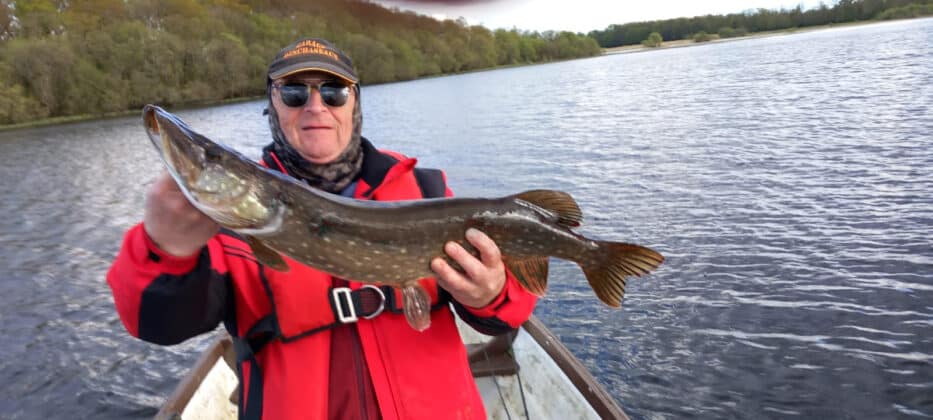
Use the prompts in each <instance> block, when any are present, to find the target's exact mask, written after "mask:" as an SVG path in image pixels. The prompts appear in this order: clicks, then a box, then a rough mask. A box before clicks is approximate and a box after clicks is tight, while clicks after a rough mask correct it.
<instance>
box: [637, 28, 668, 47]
mask: <svg viewBox="0 0 933 420" xmlns="http://www.w3.org/2000/svg"><path fill="white" fill-rule="evenodd" d="M662 42H664V38H663V37H661V34H660V33H657V32H652V33H651V34H650V35H648V38H645V39H644V40H643V41H641V44H642V45H644V46H646V47H650V48H657V47H660V46H661V43H662Z"/></svg>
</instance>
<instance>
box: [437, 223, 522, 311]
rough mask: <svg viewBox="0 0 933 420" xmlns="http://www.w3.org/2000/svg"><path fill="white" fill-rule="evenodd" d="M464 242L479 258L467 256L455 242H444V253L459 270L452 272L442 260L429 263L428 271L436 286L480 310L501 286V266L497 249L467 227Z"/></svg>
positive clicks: (492, 243) (503, 283)
mask: <svg viewBox="0 0 933 420" xmlns="http://www.w3.org/2000/svg"><path fill="white" fill-rule="evenodd" d="M466 239H467V241H469V242H470V244H471V245H473V246H474V247H475V248H476V249H477V250H479V253H480V258H476V257H474V256H473V255H471V254H470V253H469V252H467V250H465V249H463V247H462V246H460V245H459V244H457V243H455V242H448V243H447V244H446V245H445V246H444V252H446V253H447V255H448V256H450V258H451V259H452V260H454V261H456V262H457V264H460V267H462V268H463V272H460V271H457V270H455V269H454V268H453V267H451V266H450V264H447V262H446V261H444V259H443V258H435V259H434V260H433V261H431V270H434V272H435V273H436V274H437V283H438V284H439V285H440V286H441V287H443V288H444V289H445V290H447V291H448V292H450V294H451V296H453V298H454V299H455V300H456V301H457V302H460V303H462V304H464V305H466V306H469V307H471V308H482V307H484V306H486V305H488V304H490V303H492V301H493V300H495V298H496V297H497V296H499V293H501V292H502V288H503V287H504V286H505V264H503V263H502V253H501V252H500V251H499V247H498V246H496V243H495V242H493V240H492V239H490V238H489V237H488V236H486V234H485V233H483V232H480V231H479V230H477V229H473V228H470V229H468V230H467V232H466Z"/></svg>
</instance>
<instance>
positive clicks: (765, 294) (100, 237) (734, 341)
mask: <svg viewBox="0 0 933 420" xmlns="http://www.w3.org/2000/svg"><path fill="white" fill-rule="evenodd" d="M930 39H933V20H929V19H927V20H920V21H908V22H895V23H888V24H880V25H873V26H867V27H855V28H843V29H835V30H829V31H823V32H813V33H805V34H798V35H791V36H784V37H774V38H766V39H756V40H747V41H737V42H730V43H723V44H714V45H707V46H702V47H696V48H685V49H676V50H664V51H657V52H652V53H645V54H627V55H614V56H607V57H599V58H594V59H587V60H576V61H570V62H564V63H557V64H549V65H541V66H534V67H525V68H511V69H505V70H498V71H491V72H482V73H473V74H469V75H462V76H455V77H447V78H436V79H430V80H422V81H415V82H407V83H395V84H388V85H379V86H371V87H364V89H363V93H362V102H363V106H364V110H365V115H366V118H365V124H364V130H363V131H364V133H365V134H366V136H367V137H369V138H371V139H372V140H373V141H375V142H376V143H377V144H379V145H380V146H382V147H387V148H392V149H396V150H400V151H403V152H407V153H411V154H416V155H417V156H418V157H419V158H420V161H421V163H422V164H423V165H427V166H434V167H441V168H445V169H446V170H447V172H448V177H449V179H450V181H451V184H452V187H453V189H454V191H455V192H457V193H458V194H459V195H480V196H494V195H502V194H509V193H514V192H516V191H519V190H524V189H532V188H555V189H562V190H566V191H569V192H571V193H572V194H573V195H574V196H575V197H576V198H577V199H578V201H579V202H580V203H581V206H582V208H583V210H584V213H585V217H586V221H585V225H584V227H583V229H582V231H583V233H585V234H587V235H593V236H597V237H603V238H606V239H617V240H626V241H632V242H637V243H641V244H644V245H647V246H651V247H654V248H656V249H658V250H660V251H661V252H662V253H664V254H665V255H666V256H667V257H668V261H667V262H666V264H665V265H664V266H663V268H662V269H661V270H660V271H659V272H658V273H657V274H655V275H653V276H651V277H649V278H646V279H639V280H632V281H630V282H629V287H628V295H627V299H626V302H625V304H624V306H623V309H622V310H620V311H616V310H611V309H608V308H606V307H604V306H601V305H600V304H599V303H598V302H597V300H596V298H595V297H594V296H593V295H592V292H591V291H590V289H589V287H588V286H587V285H586V282H585V279H584V278H583V276H582V274H581V272H580V270H579V269H578V268H577V267H576V266H573V265H572V264H569V263H566V262H563V261H555V262H554V264H553V268H552V275H551V281H550V288H549V293H548V296H547V298H546V299H544V300H543V301H542V302H541V303H540V305H539V307H538V309H537V311H536V313H537V314H538V315H539V316H540V317H541V318H542V319H543V320H544V321H545V323H546V324H547V325H548V326H550V327H551V328H552V329H553V330H554V332H555V333H557V334H558V335H559V336H560V337H561V339H562V340H563V341H564V342H565V343H566V344H567V345H568V347H569V348H570V349H571V350H572V351H573V352H574V353H575V354H576V355H577V356H578V357H580V359H581V360H582V361H583V362H584V364H586V365H587V366H588V367H589V368H590V369H592V370H593V371H594V373H595V374H596V376H597V377H598V378H599V379H600V381H602V383H603V384H605V385H606V386H607V388H608V389H609V391H610V392H611V393H612V394H613V395H614V396H616V397H617V399H618V400H619V401H620V402H621V403H622V404H623V406H624V407H625V409H626V411H627V412H628V413H629V414H630V415H631V416H632V417H634V418H682V417H700V418H757V417H761V416H762V415H764V416H765V417H787V416H798V415H799V416H803V417H808V418H822V417H832V418H846V417H881V418H892V417H921V418H925V417H933V397H931V395H933V339H931V334H930V331H931V327H933V304H931V303H930V302H933V243H931V241H930V232H931V231H933V175H931V173H930V171H929V169H928V168H929V167H931V166H933V140H931V137H930V134H929V133H931V132H933V119H931V117H930V116H931V115H933V113H931V110H930V108H931V105H933V76H931V75H933V71H931V68H933V43H930V42H929V41H930ZM263 106H264V104H263V103H261V102H250V103H244V104H238V105H230V106H223V107H214V108H206V109H199V110H189V111H182V112H179V114H180V115H181V116H182V117H183V118H184V119H186V120H187V121H188V122H189V123H190V124H191V125H192V126H193V127H195V128H196V129H198V130H199V131H201V132H202V133H203V134H205V135H208V136H209V137H211V138H214V139H215V140H218V141H221V142H224V143H228V144H231V145H234V146H235V147H237V148H238V149H240V150H241V151H243V152H245V153H247V154H248V155H249V156H251V157H256V156H258V149H259V147H260V146H261V145H263V144H264V143H265V142H266V141H267V139H268V130H267V128H266V127H265V124H264V121H265V120H264V117H263V116H262V115H261V112H262V108H263ZM0 159H2V161H0V163H2V164H0V177H2V180H3V181H2V184H0V193H2V195H3V196H4V197H6V199H5V200H3V201H2V202H0V211H2V213H3V214H4V215H5V217H3V218H0V244H2V250H0V267H3V270H0V308H2V309H0V333H2V335H3V337H4V339H3V340H2V344H0V346H2V347H0V348H2V349H3V351H4V355H5V357H3V358H0V372H2V373H0V375H2V380H0V384H2V385H0V392H2V394H3V395H5V396H6V398H4V399H2V401H0V412H3V413H5V414H4V416H10V417H11V418H39V417H47V418H75V417H78V418H127V417H136V418H142V417H149V416H151V415H153V414H154V413H155V411H156V408H157V407H158V406H159V404H160V403H161V402H162V400H163V398H164V397H165V396H166V395H167V394H168V393H169V392H170V391H171V390H172V388H173V386H174V384H175V383H176V382H177V381H178V379H179V378H180V377H181V376H182V375H183V374H184V373H185V372H186V370H187V369H188V367H189V366H190V365H191V364H192V363H193V362H194V360H195V359H196V352H197V350H198V349H200V348H203V346H204V345H205V344H206V342H207V338H199V339H195V340H192V341H190V342H188V343H185V344H183V345H180V346H175V347H167V348H165V347H158V346H154V345H149V344H146V343H142V342H140V341H137V340H134V339H132V338H130V337H129V336H128V335H127V334H126V333H125V332H124V331H123V327H122V325H121V324H120V321H119V320H118V318H117V316H116V313H115V311H114V309H113V303H112V299H111V297H110V295H109V289H108V288H107V286H106V284H105V283H104V280H103V279H104V274H105V272H106V270H107V268H108V266H109V262H110V260H111V259H112V257H113V255H114V254H115V253H116V251H117V248H118V246H119V241H120V238H121V235H122V233H123V231H125V229H126V228H127V227H129V226H130V225H131V224H133V223H135V222H136V221H138V220H139V219H140V218H141V216H142V210H141V207H142V200H143V194H144V191H145V188H146V186H147V185H148V184H149V183H150V182H151V181H152V179H153V177H154V176H155V174H156V173H157V172H158V171H159V169H160V165H161V164H160V162H159V161H158V158H157V156H156V154H155V152H154V151H153V150H152V149H151V146H149V143H148V141H147V140H146V138H145V134H144V132H143V130H142V125H141V122H140V121H139V118H125V119H110V120H103V121H94V122H87V123H80V124H69V125H64V126H59V127H49V128H40V129H32V130H20V131H14V132H6V133H0Z"/></svg>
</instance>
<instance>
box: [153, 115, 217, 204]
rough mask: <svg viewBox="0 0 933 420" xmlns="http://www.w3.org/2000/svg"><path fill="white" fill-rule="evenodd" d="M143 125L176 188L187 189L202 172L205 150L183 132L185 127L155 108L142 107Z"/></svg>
mask: <svg viewBox="0 0 933 420" xmlns="http://www.w3.org/2000/svg"><path fill="white" fill-rule="evenodd" d="M143 124H144V126H145V127H146V134H148V136H149V141H151V142H152V145H153V146H155V148H156V150H158V152H159V156H160V157H161V158H162V160H163V161H164V162H165V167H166V169H167V170H168V172H169V174H171V175H172V178H175V181H176V182H177V183H178V184H179V185H182V186H185V187H188V188H190V187H191V181H192V180H194V179H196V177H197V175H198V173H200V172H201V171H203V170H204V147H202V146H201V145H199V144H198V143H197V139H196V138H195V137H194V136H193V135H191V133H188V132H187V130H185V128H184V123H182V122H181V121H179V120H177V118H174V117H173V116H172V115H171V114H169V113H168V112H167V111H165V110H163V109H162V108H160V107H158V106H155V105H146V106H145V107H143Z"/></svg>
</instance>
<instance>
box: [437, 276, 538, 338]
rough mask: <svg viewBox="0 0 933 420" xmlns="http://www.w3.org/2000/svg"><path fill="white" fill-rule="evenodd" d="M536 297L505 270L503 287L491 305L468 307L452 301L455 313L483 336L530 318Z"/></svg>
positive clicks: (513, 327)
mask: <svg viewBox="0 0 933 420" xmlns="http://www.w3.org/2000/svg"><path fill="white" fill-rule="evenodd" d="M537 301H538V298H537V296H535V295H533V294H532V293H531V292H529V291H527V290H525V288H524V287H522V285H521V284H520V283H519V282H518V280H517V279H516V278H515V276H514V275H513V274H512V272H511V271H509V270H508V269H506V270H505V286H504V287H503V288H502V291H501V292H500V293H499V296H497V297H496V298H495V299H494V300H493V301H492V302H491V303H490V304H488V305H486V306H484V307H482V308H471V307H469V306H466V305H464V304H462V303H460V302H457V301H456V300H454V301H453V305H454V309H455V310H456V311H457V315H459V316H460V318H461V319H463V321H464V322H466V323H467V324H469V325H470V326H471V327H473V329H475V330H476V331H479V332H481V333H483V334H486V335H501V334H505V333H507V332H509V331H512V330H514V329H516V328H518V327H520V326H521V325H522V323H524V322H525V321H527V320H528V318H529V317H531V313H532V312H533V311H534V309H535V303H536V302H537Z"/></svg>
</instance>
